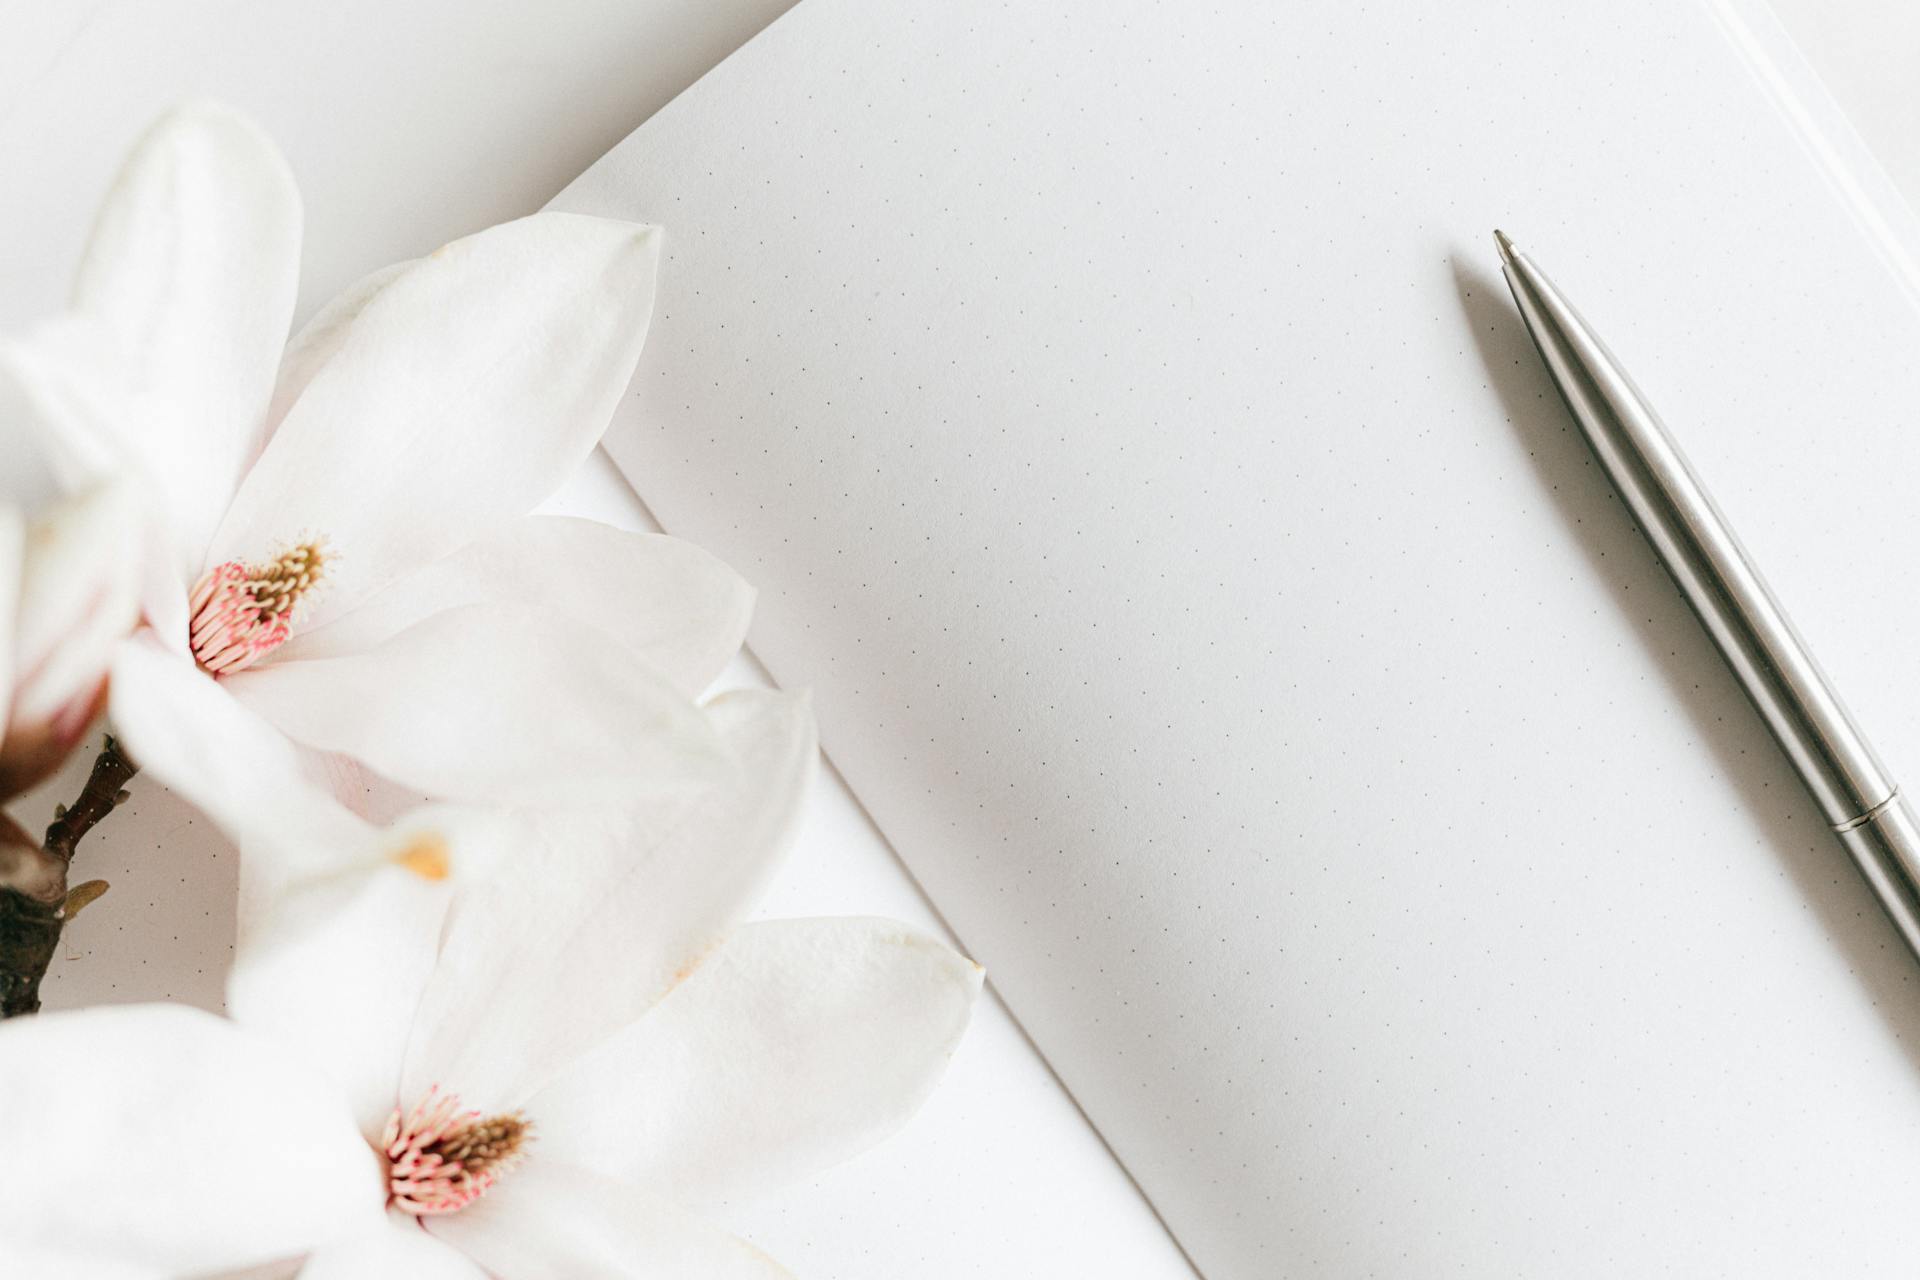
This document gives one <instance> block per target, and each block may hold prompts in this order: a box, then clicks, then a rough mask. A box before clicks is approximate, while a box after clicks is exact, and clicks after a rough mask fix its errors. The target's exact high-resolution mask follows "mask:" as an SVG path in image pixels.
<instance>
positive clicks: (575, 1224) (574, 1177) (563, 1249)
mask: <svg viewBox="0 0 1920 1280" xmlns="http://www.w3.org/2000/svg"><path fill="white" fill-rule="evenodd" d="M427 1229H428V1230H429V1231H431V1232H432V1233H433V1234H434V1235H436V1236H438V1237H439V1238H441V1239H442V1240H445V1241H447V1242H448V1243H449V1244H452V1245H454V1246H455V1247H456V1248H458V1249H459V1250H460V1251H461V1252H463V1253H465V1254H466V1255H467V1256H468V1257H470V1258H472V1259H473V1260H474V1261H476V1262H478V1263H479V1264H480V1265H481V1266H482V1267H485V1268H486V1269H487V1272H488V1273H489V1274H490V1275H492V1276H494V1277H496V1280H784V1278H785V1277H787V1272H786V1271H785V1270H783V1269H782V1268H781V1267H780V1264H778V1263H777V1262H775V1261H774V1260H773V1259H771V1258H769V1257H767V1255H765V1254H764V1253H761V1252H760V1251H759V1250H758V1249H756V1248H754V1247H753V1246H752V1245H750V1244H748V1243H747V1242H746V1241H744V1240H740V1239H738V1238H736V1237H734V1236H730V1235H728V1234H727V1233H726V1232H724V1231H721V1230H720V1229H719V1228H717V1227H711V1226H708V1225H707V1224H706V1223H703V1222H700V1221H699V1220H698V1219H695V1218H693V1217H690V1216H689V1215H688V1214H687V1213H685V1212H684V1211H683V1210H681V1209H679V1208H677V1207H675V1206H674V1205H672V1204H670V1203H668V1202H666V1201H664V1200H659V1199H656V1198H654V1197H653V1196H651V1195H648V1194H647V1193H646V1192H643V1191H641V1190H639V1189H638V1188H636V1187H631V1186H626V1185H623V1184H621V1183H619V1182H616V1181H614V1180H613V1179H611V1178H604V1177H601V1176H599V1175H598V1174H594V1173H591V1172H588V1171H587V1170H585V1169H576V1168H571V1167H569V1166H567V1165H564V1164H560V1163H558V1162H555V1161H552V1160H543V1159H541V1158H540V1156H539V1155H538V1154H537V1153H536V1154H535V1155H533V1156H531V1157H529V1158H528V1160H527V1163H526V1164H525V1165H523V1166H522V1167H520V1168H518V1169H516V1170H514V1171H513V1172H512V1173H509V1174H508V1175H507V1176H506V1177H504V1178H502V1179H501V1180H500V1183H499V1185H498V1186H496V1187H494V1188H493V1189H492V1190H491V1191H489V1192H487V1194H485V1195H483V1196H481V1197H480V1198H479V1199H478V1200H476V1201H474V1202H473V1203H472V1204H470V1205H468V1206H467V1207H466V1208H465V1209H462V1210H461V1211H460V1212H458V1213H451V1214H448V1215H446V1216H445V1217H442V1218H434V1219H430V1220H428V1222H427Z"/></svg>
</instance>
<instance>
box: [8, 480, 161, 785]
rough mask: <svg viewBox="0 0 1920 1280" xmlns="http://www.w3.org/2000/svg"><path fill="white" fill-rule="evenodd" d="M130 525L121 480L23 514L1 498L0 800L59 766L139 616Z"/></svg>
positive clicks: (89, 718) (95, 707)
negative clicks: (35, 515)
mask: <svg viewBox="0 0 1920 1280" xmlns="http://www.w3.org/2000/svg"><path fill="white" fill-rule="evenodd" d="M135 528H136V524H135V507H134V505H133V501H132V496H131V494H130V492H129V491H128V489H127V487H126V486H124V485H117V484H103V485H100V486H97V487H95V488H94V489H92V490H91V491H89V492H87V493H84V494H82V495H80V496H79V497H76V498H73V499H70V500H68V501H65V502H61V503H57V504H55V505H54V506H53V507H52V508H51V509H49V510H48V511H47V512H45V513H44V514H43V515H42V516H41V517H40V518H39V519H37V520H34V521H31V522H29V521H28V519H27V517H26V516H25V514H24V513H22V512H21V511H19V510H17V509H16V508H14V507H12V506H10V505H8V504H5V503H0V800H4V799H6V798H7V797H9V796H13V795H17V794H19V793H20V792H22V791H24V790H26V789H27V788H28V787H31V786H32V785H33V784H34V783H36V782H38V781H40V780H41V779H42V778H44V777H45V776H46V775H47V774H49V773H51V772H52V771H53V770H54V769H55V768H56V767H58V765H59V764H60V762H61V761H62V760H64V759H65V758H66V756H67V754H68V752H70V751H72V750H73V748H74V746H75V745H76V744H77V743H78V741H79V739H80V735H81V734H82V733H84V732H85V731H86V728H87V726H88V725H89V724H91V723H92V722H93V719H94V717H95V716H96V715H98V714H99V711H100V706H101V702H102V701H103V699H104V697H105V693H106V679H107V669H108V666H109V664H110V663H111V661H112V658H113V654H114V650H115V648H116V647H117V646H118V645H119V643H120V641H121V640H122V639H123V638H124V637H125V636H126V635H127V633H128V632H130V631H132V630H133V626H134V623H135V622H136V621H137V620H138V617H139V607H138V575H137V566H138V563H139V561H138V557H137V556H136V555H135V554H134V552H133V546H134V535H135Z"/></svg>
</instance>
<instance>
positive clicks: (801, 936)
mask: <svg viewBox="0 0 1920 1280" xmlns="http://www.w3.org/2000/svg"><path fill="white" fill-rule="evenodd" d="M706 714H707V715H708V716H709V717H710V719H711V721H712V723H713V725H714V728H715V732H716V735H717V737H718V739H719V740H720V742H721V743H722V744H723V750H724V753H725V755H726V757H727V759H728V761H729V763H730V766H731V767H730V769H729V770H728V773H727V777H726V780H725V781H720V782H714V781H708V782H703V783H700V784H697V785H690V788H689V793H688V795H687V797H686V799H685V802H684V803H681V804H677V805H675V806H673V807H672V808H671V811H670V812H667V813H662V812H659V811H656V810H653V809H652V808H651V807H649V808H648V809H647V810H646V811H644V812H642V811H637V810H629V811H624V812H622V811H616V810H609V809H604V808H602V809H587V810H579V811H570V812H568V813H567V814H565V815H564V816H555V815H548V816H546V817H542V818H529V817H526V816H518V817H503V818H499V819H497V820H495V825H494V826H493V828H492V829H491V830H490V831H484V830H477V829H472V828H470V829H468V830H467V831H465V832H459V831H455V832H449V833H441V834H440V835H438V836H436V835H435V834H434V833H432V832H430V831H427V830H425V829H422V828H416V829H415V832H414V835H413V837H412V846H413V849H412V853H413V855H414V856H407V855H405V854H402V855H401V856H398V857H395V858H389V859H388V860H387V861H386V862H385V863H383V864H382V865H380V866H378V867H376V868H374V869H372V870H363V871H360V872H357V873H355V874H352V875H333V876H329V877H325V878H322V879H319V880H314V881H309V882H307V883H305V884H303V885H302V886H300V887H298V888H296V889H294V890H291V891H289V892H287V893H286V894H284V895H282V896H281V897H280V899H279V900H278V903H277V905H276V906H275V908H274V909H273V911H272V914H271V917H270V919H269V920H268V921H267V922H266V923H265V925H264V926H263V927H261V928H259V929H257V930H255V931H253V932H252V933H251V935H250V937H249V939H248V940H247V941H246V942H245V943H244V944H243V946H242V948H241V950H240V954H239V956H238V957H237V959H236V964H235V968H234V972H233V975H232V979H231V983H230V986H229V991H228V1003H229V1008H230V1011H231V1014H232V1018H233V1021H232V1022H231V1023H229V1022H226V1021H222V1020H221V1019H218V1018H215V1017H213V1016H212V1015H209V1014H203V1013H199V1012H196V1011H191V1010H187V1009H182V1008H177V1007H168V1006H133V1007H123V1008H117V1009H95V1010H87V1011H83V1012H77V1013H62V1014H53V1015H49V1016H43V1017H42V1018H39V1019H37V1020H35V1021H34V1022H32V1023H30V1024H24V1025H23V1024H11V1025H7V1026H5V1027H0V1097H4V1098H6V1099H7V1105H6V1106H5V1107H4V1108H0V1151H4V1152H5V1153H6V1159H5V1160H4V1161H0V1273H4V1274H47V1275H60V1276H65V1277H79V1278H81V1280H87V1278H89V1277H156V1276H205V1275H212V1274H220V1273H223V1272H227V1271H231V1270H232V1269H237V1268H255V1267H258V1268H261V1270H258V1271H249V1272H248V1273H247V1274H248V1275H250V1276H255V1275H257V1276H269V1275H293V1274H298V1275H299V1276H300V1277H302V1278H303V1280H337V1278H351V1280H387V1278H391V1280H400V1278H402V1277H404V1278H406V1280H441V1278H446V1280H454V1278H459V1280H478V1278H481V1277H487V1276H491V1277H496V1278H497V1280H544V1278H547V1277H560V1276H565V1277H586V1276H596V1277H635V1278H638V1277H662V1276H674V1277H680V1276H687V1277H694V1276H698V1277H755V1278H764V1277H772V1276H777V1275H780V1274H782V1273H781V1272H780V1271H779V1269H778V1267H776V1266H775V1264H773V1263H772V1262H771V1261H769V1260H768V1259H767V1258H765V1257H764V1256H763V1255H761V1254H760V1253H758V1252H757V1251H755V1250H754V1249H752V1248H751V1247H749V1246H747V1245H746V1244H744V1243H742V1242H740V1241H738V1240H736V1239H734V1238H732V1237H730V1236H728V1235H726V1234H725V1233H723V1232H721V1231H718V1230H716V1229H714V1228H711V1227H708V1226H705V1225H703V1224H702V1223H701V1222H700V1220H699V1219H698V1218H697V1217H696V1216H695V1215H694V1214H693V1213H692V1212H690V1211H689V1208H688V1207H687V1206H690V1205H698V1204H702V1203H706V1202H709V1201H712V1200H714V1199H718V1198H727V1199H732V1198H735V1197H741V1196H748V1195H752V1194H755V1193H758V1192H761V1191H763V1190H765V1189H767V1188H768V1187H769V1186H772V1185H776V1184H778V1183H780V1182H783V1181H786V1180H788V1179H791V1178H793V1177H795V1176H798V1175H801V1174H804V1173H805V1172H807V1171H808V1170H811V1169H814V1168H817V1167H819V1166H821V1165H823V1164H826V1163H828V1162H832V1161H836V1160H839V1159H841V1158H844V1157H846V1156H848V1155H850V1154H852V1153H854V1152H856V1151H858V1150H859V1149H861V1148H863V1147H864V1146H866V1145H868V1144H870V1143H871V1142H873V1141H875V1140H876V1139H878V1138H879V1137H881V1136H882V1135H884V1134H885V1133H887V1132H889V1131H890V1130H891V1129H893V1128H894V1127H895V1126H897V1125H898V1124H899V1123H900V1122H901V1121H902V1120H904V1119H905V1118H906V1117H907V1116H908V1115H910V1114H911V1112H912V1111H913V1110H914V1109H915V1108H916V1107H917V1106H918V1104H919V1102H920V1100H921V1099H922V1097H923V1096H924V1095H925V1094H926V1092H927V1091H928V1090H929V1089H930V1088H931V1086H932V1084H933V1082H934V1081H935V1079H936V1077H937V1076H938V1074H939V1072H940V1070H941V1068H942V1066H943V1064H944V1062H945V1060H946V1058H947V1056H948V1055H949V1053H950V1052H951V1050H952V1048H953V1046H954V1044H955V1043H956V1041H957V1039H958V1037H959V1035H960V1034H961V1032H962V1030H963V1029H964V1027H965V1024H966V1021H967V1019H968V1016H969V1011H970V1008H971V1005H972V1002H973V998H974V995H975V993H976V991H977V989H978V986H979V982H980V974H979V970H978V969H977V968H975V967H974V966H973V965H972V964H971V963H969V962H968V961H966V960H964V959H963V958H961V957H960V956H958V955H956V954H954V953H953V952H952V951H950V950H949V949H948V948H946V947H945V946H943V945H942V944H940V943H938V942H936V941H934V940H932V939H930V938H927V937H925V936H923V935H921V934H918V933H916V932H914V931H913V930H911V929H909V928H907V927H905V926H902V925H899V924H895V923H891V922H887V921H880V920H868V919H829V920H795V921H781V922H775V923H767V924H750V925H744V926H740V925H738V924H737V922H738V921H739V920H740V919H741V918H742V916H743V914H744V913H745V912H746V910H747V909H748V907H749V905H750V904H751V902H752V900H753V898H754V896H755V894H756V892H757V891H758V889H759V887H760V886H761V884H762V883H763V882H764V880H765V879H766V877H767V875H768V873H769V871H770V869H771V867H772V865H773V862H774V860H775V857H776V854H777V851H778V849H779V848H780V847H781V845H783V844H784V841H785V833H786V831H787V828H788V827H789V826H790V824H791V820H792V817H793V815H794V812H795V809H796V806H797V804H798V802H799V799H800V797H801V795H802V792H803V791H804V789H805V787H806V785H807V781H808V778H809V775H810V772H811V769H812V765H813V761H814V758H815V747H814V738H813V729H812V720H811V715H810V713H809V712H808V709H807V707H806V704H805V701H804V699H799V698H794V697H790V696H784V695H777V694H770V693H760V692H745V693H735V694H728V695H723V696H722V697H720V698H718V699H716V700H714V701H713V702H712V703H710V704H708V707H707V709H706ZM285 835H286V833H284V832H283V833H281V836H282V838H285ZM476 838H477V839H478V840H480V841H481V842H486V841H491V842H492V845H493V849H492V850H491V851H490V852H483V854H482V857H481V861H482V863H484V864H486V869H485V870H484V871H482V872H479V873H477V874H473V875H469V876H463V877H455V878H452V879H436V878H433V876H434V875H435V874H437V872H438V871H439V870H441V869H442V864H441V862H440V861H439V859H438V858H437V857H436V856H432V855H434V854H436V853H437V851H438V850H439V849H440V848H441V847H442V846H443V845H444V846H445V847H446V848H447V849H448V850H449V851H450V855H451V858H452V861H453V863H454V864H455V865H464V859H465V854H466V852H467V848H466V846H467V845H468V843H469V842H470V840H472V839H476ZM423 852H424V853H426V854H427V855H429V856H425V857H421V856H418V855H420V854H421V853H423ZM315 861H323V860H322V859H316V860H315ZM422 870H425V871H427V872H428V873H429V874H427V875H422V874H420V872H421V871H422ZM7 1250H13V1251H14V1256H13V1257H12V1259H11V1261H12V1263H13V1266H12V1267H9V1266H8V1265H6V1264H7V1262H8V1261H9V1259H8V1258H7V1257H6V1251H7ZM276 1261H277V1262H279V1263H280V1265H268V1264H274V1263H276ZM36 1267H37V1268H38V1270H35V1269H34V1268H36Z"/></svg>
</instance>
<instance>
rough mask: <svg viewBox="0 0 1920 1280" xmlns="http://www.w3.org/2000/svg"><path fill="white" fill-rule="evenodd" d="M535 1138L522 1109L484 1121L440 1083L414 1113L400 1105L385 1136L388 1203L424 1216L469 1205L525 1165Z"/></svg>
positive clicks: (388, 1122)
mask: <svg viewBox="0 0 1920 1280" xmlns="http://www.w3.org/2000/svg"><path fill="white" fill-rule="evenodd" d="M532 1136H533V1126H532V1125H530V1124H529V1123H528V1122H527V1119H526V1117H525V1116H523V1115H522V1114H521V1113H520V1112H518V1111H510V1112H507V1113H506V1114H504V1115H497V1116H489V1117H486V1118H484V1119H483V1118H482V1117H481V1115H480V1113H479V1112H478V1111H462V1110H461V1109H460V1099H459V1097H458V1096H457V1095H455V1094H452V1093H442V1092H440V1086H439V1085H435V1086H433V1087H432V1088H430V1089H428V1090H427V1096H426V1097H424V1098H422V1099H420V1101H419V1102H418V1103H416V1104H415V1105H414V1108H413V1110H412V1111H407V1112H403V1111H402V1110H401V1109H400V1108H398V1107H395V1108H394V1110H393V1115H392V1116H391V1117H389V1118H388V1120H387V1127H386V1130H385V1131H384V1132H383V1133H382V1134H381V1137H380V1150H381V1152H382V1153H383V1154H384V1155H385V1156H386V1157H387V1194H388V1200H387V1203H388V1204H389V1205H390V1206H392V1207H393V1208H395V1209H398V1210H400V1211H401V1212H402V1213H412V1214H418V1215H421V1216H423V1217H424V1216H428V1215H432V1214H443V1213H454V1212H456V1211H458V1210H460V1209H464V1208H466V1207H467V1206H468V1205H470V1204H472V1203H473V1202H474V1201H475V1200H478V1199H479V1198H480V1197H481V1196H483V1195H485V1194H486V1193H487V1191H488V1189H489V1188H491V1187H492V1186H493V1184H494V1183H496V1182H498V1181H499V1180H500V1177H501V1175H503V1174H505V1173H507V1172H508V1171H509V1170H511V1169H513V1168H514V1167H515V1166H516V1165H518V1164H519V1163H520V1161H521V1160H522V1159H523V1158H524V1157H525V1155H526V1145H527V1142H528V1141H529V1140H530V1139H531V1137H532Z"/></svg>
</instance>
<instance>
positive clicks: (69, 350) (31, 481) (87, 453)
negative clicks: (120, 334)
mask: <svg viewBox="0 0 1920 1280" xmlns="http://www.w3.org/2000/svg"><path fill="white" fill-rule="evenodd" d="M117 348H118V342H117V340H116V339H115V338H114V337H113V335H112V331H111V330H110V329H109V328H107V327H106V326H104V325H102V324H100V323H98V322H97V321H95V320H94V319H93V318H92V317H89V316H80V315H74V314H71V313H69V314H65V315H60V316H56V317H54V318H53V319H51V320H48V321H46V322H44V323H42V324H41V325H39V326H38V327H37V328H35V329H34V330H32V331H31V332H30V333H28V334H27V335H26V336H24V337H19V338H13V337H8V338H0V446H4V447H5V449H6V450H7V455H6V456H7V458H8V462H9V464H10V465H9V474H8V475H7V476H6V478H5V483H6V493H5V497H6V498H7V499H8V500H10V501H13V502H20V503H32V504H33V505H38V503H39V502H42V501H45V500H47V499H49V498H50V497H52V496H53V494H54V493H55V492H58V491H59V490H61V489H66V490H72V489H76V488H84V487H85V486H86V485H89V484H92V483H95V482H96V481H98V480H100V479H101V478H103V477H105V476H107V475H110V474H112V473H113V472H115V471H117V470H121V469H123V466H124V455H125V449H124V448H123V447H122V446H121V445H120V443H119V429H118V426H117V424H118V423H119V422H122V421H125V420H127V419H128V418H130V417H131V416H132V412H131V410H130V409H129V408H128V406H127V400H126V394H127V393H126V386H125V377H124V372H125V371H124V370H123V369H121V368H120V362H119V360H118V358H117ZM22 453H24V454H26V455H27V456H26V457H24V458H22V457H20V454H22ZM15 467H18V468H19V469H21V470H23V471H25V472H27V473H28V474H27V476H26V477H23V478H16V477H15V476H14V475H13V474H11V472H12V470H13V469H14V468H15ZM16 490H18V491H16Z"/></svg>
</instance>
